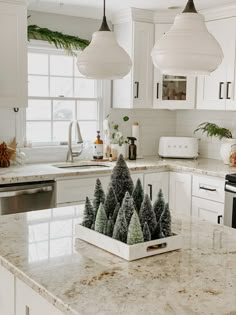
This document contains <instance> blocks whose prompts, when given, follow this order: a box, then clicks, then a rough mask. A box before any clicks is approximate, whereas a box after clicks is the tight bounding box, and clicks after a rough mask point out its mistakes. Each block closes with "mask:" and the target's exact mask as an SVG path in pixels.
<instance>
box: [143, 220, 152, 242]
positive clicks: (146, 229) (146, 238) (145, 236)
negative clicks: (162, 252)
mask: <svg viewBox="0 0 236 315" xmlns="http://www.w3.org/2000/svg"><path fill="white" fill-rule="evenodd" d="M151 239H152V236H151V232H150V230H149V227H148V224H147V222H145V223H144V226H143V240H144V242H148V241H151Z"/></svg>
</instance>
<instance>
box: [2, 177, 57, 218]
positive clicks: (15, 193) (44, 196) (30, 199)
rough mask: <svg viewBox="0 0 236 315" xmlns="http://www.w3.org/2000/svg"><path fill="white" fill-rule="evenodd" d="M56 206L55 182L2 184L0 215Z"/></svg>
mask: <svg viewBox="0 0 236 315" xmlns="http://www.w3.org/2000/svg"><path fill="white" fill-rule="evenodd" d="M52 207H55V182H54V181H41V182H31V183H21V184H6V185H0V215H5V214H12V213H18V212H27V211H33V210H42V209H47V208H52Z"/></svg>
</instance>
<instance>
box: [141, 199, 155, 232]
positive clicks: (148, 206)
mask: <svg viewBox="0 0 236 315" xmlns="http://www.w3.org/2000/svg"><path fill="white" fill-rule="evenodd" d="M139 218H140V223H141V226H142V229H143V227H144V224H145V222H147V224H148V227H149V230H150V232H151V235H153V233H154V232H155V229H156V225H157V221H156V215H155V213H154V211H153V209H152V203H151V200H150V198H149V196H148V194H146V195H145V196H144V199H143V202H142V205H141V208H140V212H139Z"/></svg>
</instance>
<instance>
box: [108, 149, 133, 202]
mask: <svg viewBox="0 0 236 315" xmlns="http://www.w3.org/2000/svg"><path fill="white" fill-rule="evenodd" d="M111 185H112V187H113V189H114V192H115V195H116V197H117V200H118V202H119V203H120V204H121V203H122V200H123V198H124V196H125V193H126V192H127V191H128V192H129V194H130V195H131V194H132V192H133V189H134V184H133V181H132V178H131V176H130V172H129V169H128V167H127V165H126V163H125V160H124V157H123V155H122V154H121V155H120V156H119V158H118V160H117V162H116V166H115V167H114V169H113V171H112V174H111Z"/></svg>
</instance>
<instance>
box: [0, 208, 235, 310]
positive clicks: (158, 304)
mask: <svg viewBox="0 0 236 315" xmlns="http://www.w3.org/2000/svg"><path fill="white" fill-rule="evenodd" d="M82 209H83V206H74V207H67V208H58V209H50V210H45V211H44V210H43V211H37V212H32V213H24V214H17V215H9V216H2V217H0V264H2V265H3V266H4V267H5V268H7V269H8V270H9V271H11V272H12V273H13V274H14V275H15V276H16V277H18V278H19V279H21V280H22V281H24V282H25V283H26V284H27V285H28V286H29V287H31V288H32V289H33V290H35V291H36V292H38V294H40V295H41V296H43V297H44V298H45V299H47V300H48V301H49V302H50V303H52V304H54V305H55V307H57V308H58V309H59V310H61V311H62V312H63V313H65V314H70V315H72V314H73V315H75V314H76V315H93V314H94V315H116V314H125V315H197V314H199V315H205V314H206V315H230V314H231V315H233V314H236V230H233V229H230V228H227V227H224V226H219V225H212V224H210V223H207V222H203V221H198V220H197V219H194V218H190V217H186V218H182V219H180V218H179V217H176V216H174V225H173V227H174V230H175V231H176V232H180V231H181V232H182V235H183V249H181V250H179V251H175V252H171V253H166V254H162V255H157V256H153V257H151V258H145V259H141V260H138V261H134V262H126V261H124V260H122V259H120V258H118V257H115V256H113V255H111V254H109V253H107V252H104V251H103V250H101V249H98V248H96V247H93V246H92V245H89V244H87V243H85V242H83V241H79V240H76V239H75V238H74V235H73V234H74V232H73V231H74V229H73V227H74V225H75V224H76V223H78V222H79V221H80V217H81V211H82Z"/></svg>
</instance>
